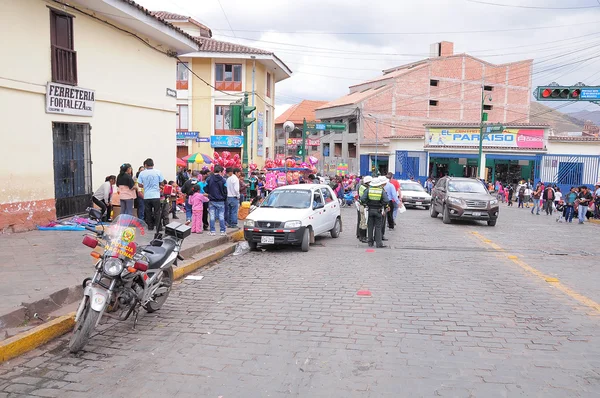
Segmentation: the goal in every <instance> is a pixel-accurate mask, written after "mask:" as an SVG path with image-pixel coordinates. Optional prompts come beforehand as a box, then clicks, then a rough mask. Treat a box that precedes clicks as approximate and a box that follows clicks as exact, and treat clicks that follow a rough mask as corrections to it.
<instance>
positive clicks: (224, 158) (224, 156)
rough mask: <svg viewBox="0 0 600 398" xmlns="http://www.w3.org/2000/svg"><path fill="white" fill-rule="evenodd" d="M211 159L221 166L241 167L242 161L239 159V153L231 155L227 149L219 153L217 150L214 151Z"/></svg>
mask: <svg viewBox="0 0 600 398" xmlns="http://www.w3.org/2000/svg"><path fill="white" fill-rule="evenodd" d="M213 159H214V162H213V164H215V165H218V166H223V167H225V168H226V167H238V168H241V167H242V161H241V159H240V155H238V154H237V153H236V154H235V155H233V156H231V152H229V151H223V152H221V154H219V152H217V151H215V153H214V154H213Z"/></svg>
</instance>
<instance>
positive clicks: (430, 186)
mask: <svg viewBox="0 0 600 398" xmlns="http://www.w3.org/2000/svg"><path fill="white" fill-rule="evenodd" d="M432 189H433V180H432V179H431V177H428V178H427V180H426V181H425V190H426V191H427V193H428V194H431V190H432Z"/></svg>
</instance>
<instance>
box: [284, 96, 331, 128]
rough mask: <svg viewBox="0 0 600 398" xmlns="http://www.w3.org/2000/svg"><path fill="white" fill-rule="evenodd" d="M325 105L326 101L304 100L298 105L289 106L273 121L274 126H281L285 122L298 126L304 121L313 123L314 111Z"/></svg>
mask: <svg viewBox="0 0 600 398" xmlns="http://www.w3.org/2000/svg"><path fill="white" fill-rule="evenodd" d="M326 103H327V101H312V100H304V101H302V102H300V103H299V104H295V105H292V106H290V107H289V108H288V109H287V110H286V111H285V112H283V113H282V114H281V115H279V117H278V118H277V119H275V124H283V123H285V122H287V121H290V122H292V123H294V124H299V123H302V122H303V120H304V119H306V120H308V121H313V120H315V109H317V108H318V107H319V106H322V105H324V104H326Z"/></svg>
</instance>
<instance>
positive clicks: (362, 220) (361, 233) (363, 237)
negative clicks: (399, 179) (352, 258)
mask: <svg viewBox="0 0 600 398" xmlns="http://www.w3.org/2000/svg"><path fill="white" fill-rule="evenodd" d="M371 181H373V177H371V176H366V177H365V178H363V180H362V184H360V185H359V187H358V197H359V199H360V197H361V196H362V195H363V193H364V192H365V190H366V189H367V188H368V187H369V184H370V183H371ZM356 208H357V212H358V219H357V221H356V237H357V238H358V240H360V241H361V242H362V243H367V228H366V225H367V220H366V216H365V206H364V205H362V204H361V203H360V201H359V202H358V206H356ZM361 224H362V228H361Z"/></svg>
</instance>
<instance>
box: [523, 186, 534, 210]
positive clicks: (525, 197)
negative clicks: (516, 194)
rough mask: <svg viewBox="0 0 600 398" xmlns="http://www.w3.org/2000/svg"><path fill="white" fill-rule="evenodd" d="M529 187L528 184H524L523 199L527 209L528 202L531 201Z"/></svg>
mask: <svg viewBox="0 0 600 398" xmlns="http://www.w3.org/2000/svg"><path fill="white" fill-rule="evenodd" d="M531 193H532V191H531V188H530V187H529V185H526V186H525V196H524V197H523V201H524V202H525V207H526V208H528V209H529V204H530V203H531Z"/></svg>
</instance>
